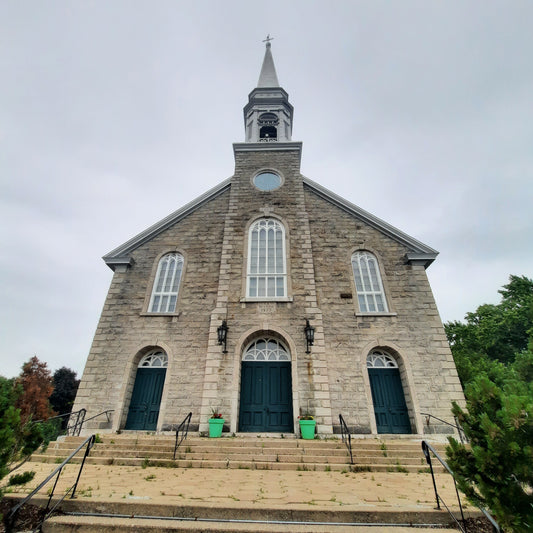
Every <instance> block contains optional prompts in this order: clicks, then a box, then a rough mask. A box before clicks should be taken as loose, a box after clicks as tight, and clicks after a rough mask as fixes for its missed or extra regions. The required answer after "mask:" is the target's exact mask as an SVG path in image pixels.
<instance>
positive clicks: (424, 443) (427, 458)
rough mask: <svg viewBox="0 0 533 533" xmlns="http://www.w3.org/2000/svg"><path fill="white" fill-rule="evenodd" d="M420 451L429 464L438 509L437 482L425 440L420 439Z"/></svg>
mask: <svg viewBox="0 0 533 533" xmlns="http://www.w3.org/2000/svg"><path fill="white" fill-rule="evenodd" d="M422 451H423V452H424V455H425V456H426V463H427V464H428V465H429V471H430V472H431V480H432V481H433V490H434V491H435V498H436V499H437V509H439V510H440V503H439V493H438V492H437V484H436V483H435V474H434V473H433V465H432V463H431V455H430V453H429V449H428V447H427V444H426V441H425V440H423V441H422Z"/></svg>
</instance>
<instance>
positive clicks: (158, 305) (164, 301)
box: [148, 253, 183, 313]
mask: <svg viewBox="0 0 533 533" xmlns="http://www.w3.org/2000/svg"><path fill="white" fill-rule="evenodd" d="M182 271H183V256H182V255H181V254H178V253H171V254H166V255H164V256H163V257H162V258H161V259H160V261H159V265H158V266H157V274H156V276H155V282H154V288H153V290H152V297H151V298H150V306H149V308H148V309H149V312H150V313H174V312H175V311H176V302H177V301H178V292H179V289H180V281H181V273H182Z"/></svg>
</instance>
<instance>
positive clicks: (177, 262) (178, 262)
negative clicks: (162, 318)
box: [148, 252, 185, 315]
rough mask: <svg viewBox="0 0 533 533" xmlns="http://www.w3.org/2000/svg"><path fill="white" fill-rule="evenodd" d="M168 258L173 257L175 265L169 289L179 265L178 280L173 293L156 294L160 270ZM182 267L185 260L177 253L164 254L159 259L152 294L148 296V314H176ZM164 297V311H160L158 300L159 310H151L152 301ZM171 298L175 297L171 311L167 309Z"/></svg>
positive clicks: (160, 292) (162, 292) (161, 292)
mask: <svg viewBox="0 0 533 533" xmlns="http://www.w3.org/2000/svg"><path fill="white" fill-rule="evenodd" d="M169 256H174V257H175V263H174V264H175V266H176V268H174V272H173V274H172V282H171V287H172V286H173V285H174V283H175V278H176V273H177V270H178V268H177V266H178V265H180V269H179V279H178V280H177V286H176V290H175V291H159V292H158V291H157V286H158V284H159V278H160V275H161V270H162V268H163V264H164V263H165V261H168V258H169ZM184 266H185V258H184V257H183V255H182V254H180V253H179V252H170V253H167V254H164V255H163V256H162V257H161V258H160V259H159V262H158V265H157V272H156V275H155V279H154V283H153V285H152V294H151V296H150V302H149V304H148V314H154V315H172V314H175V313H176V308H177V304H178V295H179V292H180V287H181V280H182V278H183V269H184ZM165 296H167V297H168V300H167V306H166V310H161V300H160V303H159V309H158V310H153V306H154V301H155V299H156V297H160V298H163V297H165ZM173 296H174V297H175V299H174V306H173V308H172V309H169V305H170V302H171V299H172V297H173Z"/></svg>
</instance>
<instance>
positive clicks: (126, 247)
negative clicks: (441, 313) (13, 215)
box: [103, 176, 438, 270]
mask: <svg viewBox="0 0 533 533" xmlns="http://www.w3.org/2000/svg"><path fill="white" fill-rule="evenodd" d="M231 180H232V178H228V179H227V180H225V181H223V182H222V183H220V184H219V185H217V186H216V187H214V188H212V189H210V190H209V191H207V192H206V193H204V194H203V195H201V196H199V197H198V198H196V199H195V200H193V201H192V202H190V203H188V204H186V205H185V206H183V207H181V208H180V209H178V210H176V211H174V212H173V213H171V214H170V215H168V216H167V217H165V218H163V219H162V220H160V221H159V222H156V223H155V224H153V225H152V226H150V227H149V228H147V229H146V230H144V231H142V232H141V233H139V234H138V235H136V236H135V237H133V238H131V239H130V240H128V241H126V242H125V243H124V244H122V245H120V246H118V247H117V248H115V249H114V250H112V251H111V252H109V253H107V254H106V255H104V256H103V260H104V261H105V262H106V264H107V265H108V266H109V268H111V269H112V270H115V268H117V267H119V266H123V267H125V266H128V265H131V264H132V258H131V253H132V252H133V251H134V250H136V249H137V248H139V247H140V246H142V245H143V244H145V243H146V242H148V241H150V240H152V239H153V238H154V237H156V236H157V235H159V234H160V233H161V232H163V231H165V230H166V229H167V228H169V227H170V226H173V225H174V224H176V223H177V222H179V221H180V220H182V219H184V218H185V217H187V216H188V215H190V214H191V213H193V212H195V211H196V210H197V209H199V208H200V207H202V206H203V205H205V204H207V203H208V202H210V201H211V200H213V199H215V198H217V197H218V196H220V195H221V194H223V193H224V192H226V191H227V190H229V189H230V187H231ZM302 181H303V184H304V187H306V188H307V189H309V190H310V191H312V192H313V193H314V194H316V195H317V196H319V197H320V198H322V199H323V200H325V201H327V202H328V203H330V204H332V205H334V206H336V207H337V208H339V209H341V210H343V211H344V212H346V213H348V214H349V215H351V216H353V217H355V218H357V219H358V220H361V221H363V222H365V223H366V224H368V225H369V226H371V227H373V228H375V229H376V230H378V231H380V232H381V233H383V234H384V235H386V236H388V237H389V238H391V239H393V240H394V241H396V242H398V243H400V244H402V245H404V246H405V247H406V248H407V249H408V250H409V251H408V252H407V254H406V260H407V261H408V262H409V263H411V264H421V265H423V266H424V267H425V268H427V267H428V266H429V265H430V264H431V263H432V262H433V261H434V260H435V258H436V257H437V255H438V252H437V251H436V250H434V249H433V248H431V247H429V246H427V245H425V244H424V243H422V242H420V241H419V240H417V239H415V238H413V237H411V236H410V235H407V234H406V233H404V232H403V231H400V230H399V229H398V228H395V227H394V226H391V225H390V224H388V223H387V222H385V221H383V220H381V219H380V218H378V217H376V216H374V215H372V214H371V213H369V212H368V211H365V210H364V209H361V208H360V207H358V206H356V205H355V204H352V203H350V202H348V201H347V200H345V199H344V198H341V197H340V196H338V195H337V194H335V193H334V192H332V191H330V190H328V189H326V188H325V187H323V186H322V185H319V184H318V183H316V182H315V181H313V180H311V179H309V178H306V177H305V176H302Z"/></svg>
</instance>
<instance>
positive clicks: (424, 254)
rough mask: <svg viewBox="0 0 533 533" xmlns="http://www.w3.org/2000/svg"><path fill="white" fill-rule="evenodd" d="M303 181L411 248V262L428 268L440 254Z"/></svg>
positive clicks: (347, 210)
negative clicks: (419, 263)
mask: <svg viewBox="0 0 533 533" xmlns="http://www.w3.org/2000/svg"><path fill="white" fill-rule="evenodd" d="M302 179H303V182H304V185H306V186H307V187H309V189H311V190H312V191H313V192H314V193H315V194H317V195H318V196H320V197H321V198H323V199H324V200H326V201H328V202H330V203H332V204H333V205H336V206H337V207H339V208H340V209H342V210H343V211H346V212H347V213H350V214H351V215H354V216H355V217H357V218H358V219H360V220H362V221H363V222H365V223H366V224H368V225H369V226H372V227H373V228H375V229H377V230H378V231H380V232H381V233H384V234H385V235H387V236H389V237H390V238H391V239H393V240H395V241H397V242H399V243H401V244H403V245H405V246H407V247H408V248H410V249H411V250H412V252H409V253H408V254H407V259H408V260H409V261H411V262H414V261H416V262H421V263H422V264H423V265H424V266H425V267H426V268H427V267H428V266H429V265H430V264H431V263H432V262H433V261H434V260H435V258H436V257H437V255H438V254H439V252H437V250H435V249H433V248H431V247H430V246H427V245H426V244H424V243H423V242H420V241H419V240H417V239H415V238H414V237H411V236H410V235H407V233H404V232H403V231H400V230H399V229H398V228H395V227H394V226H391V225H390V224H388V223H387V222H385V221H384V220H381V219H380V218H378V217H376V216H374V215H372V214H371V213H369V212H368V211H365V210H364V209H361V208H360V207H358V206H356V205H355V204H352V203H350V202H348V200H345V199H344V198H341V197H340V196H339V195H337V194H335V193H334V192H331V191H330V190H328V189H326V188H325V187H323V186H322V185H319V184H318V183H316V182H315V181H313V180H310V179H309V178H306V177H305V176H302Z"/></svg>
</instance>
